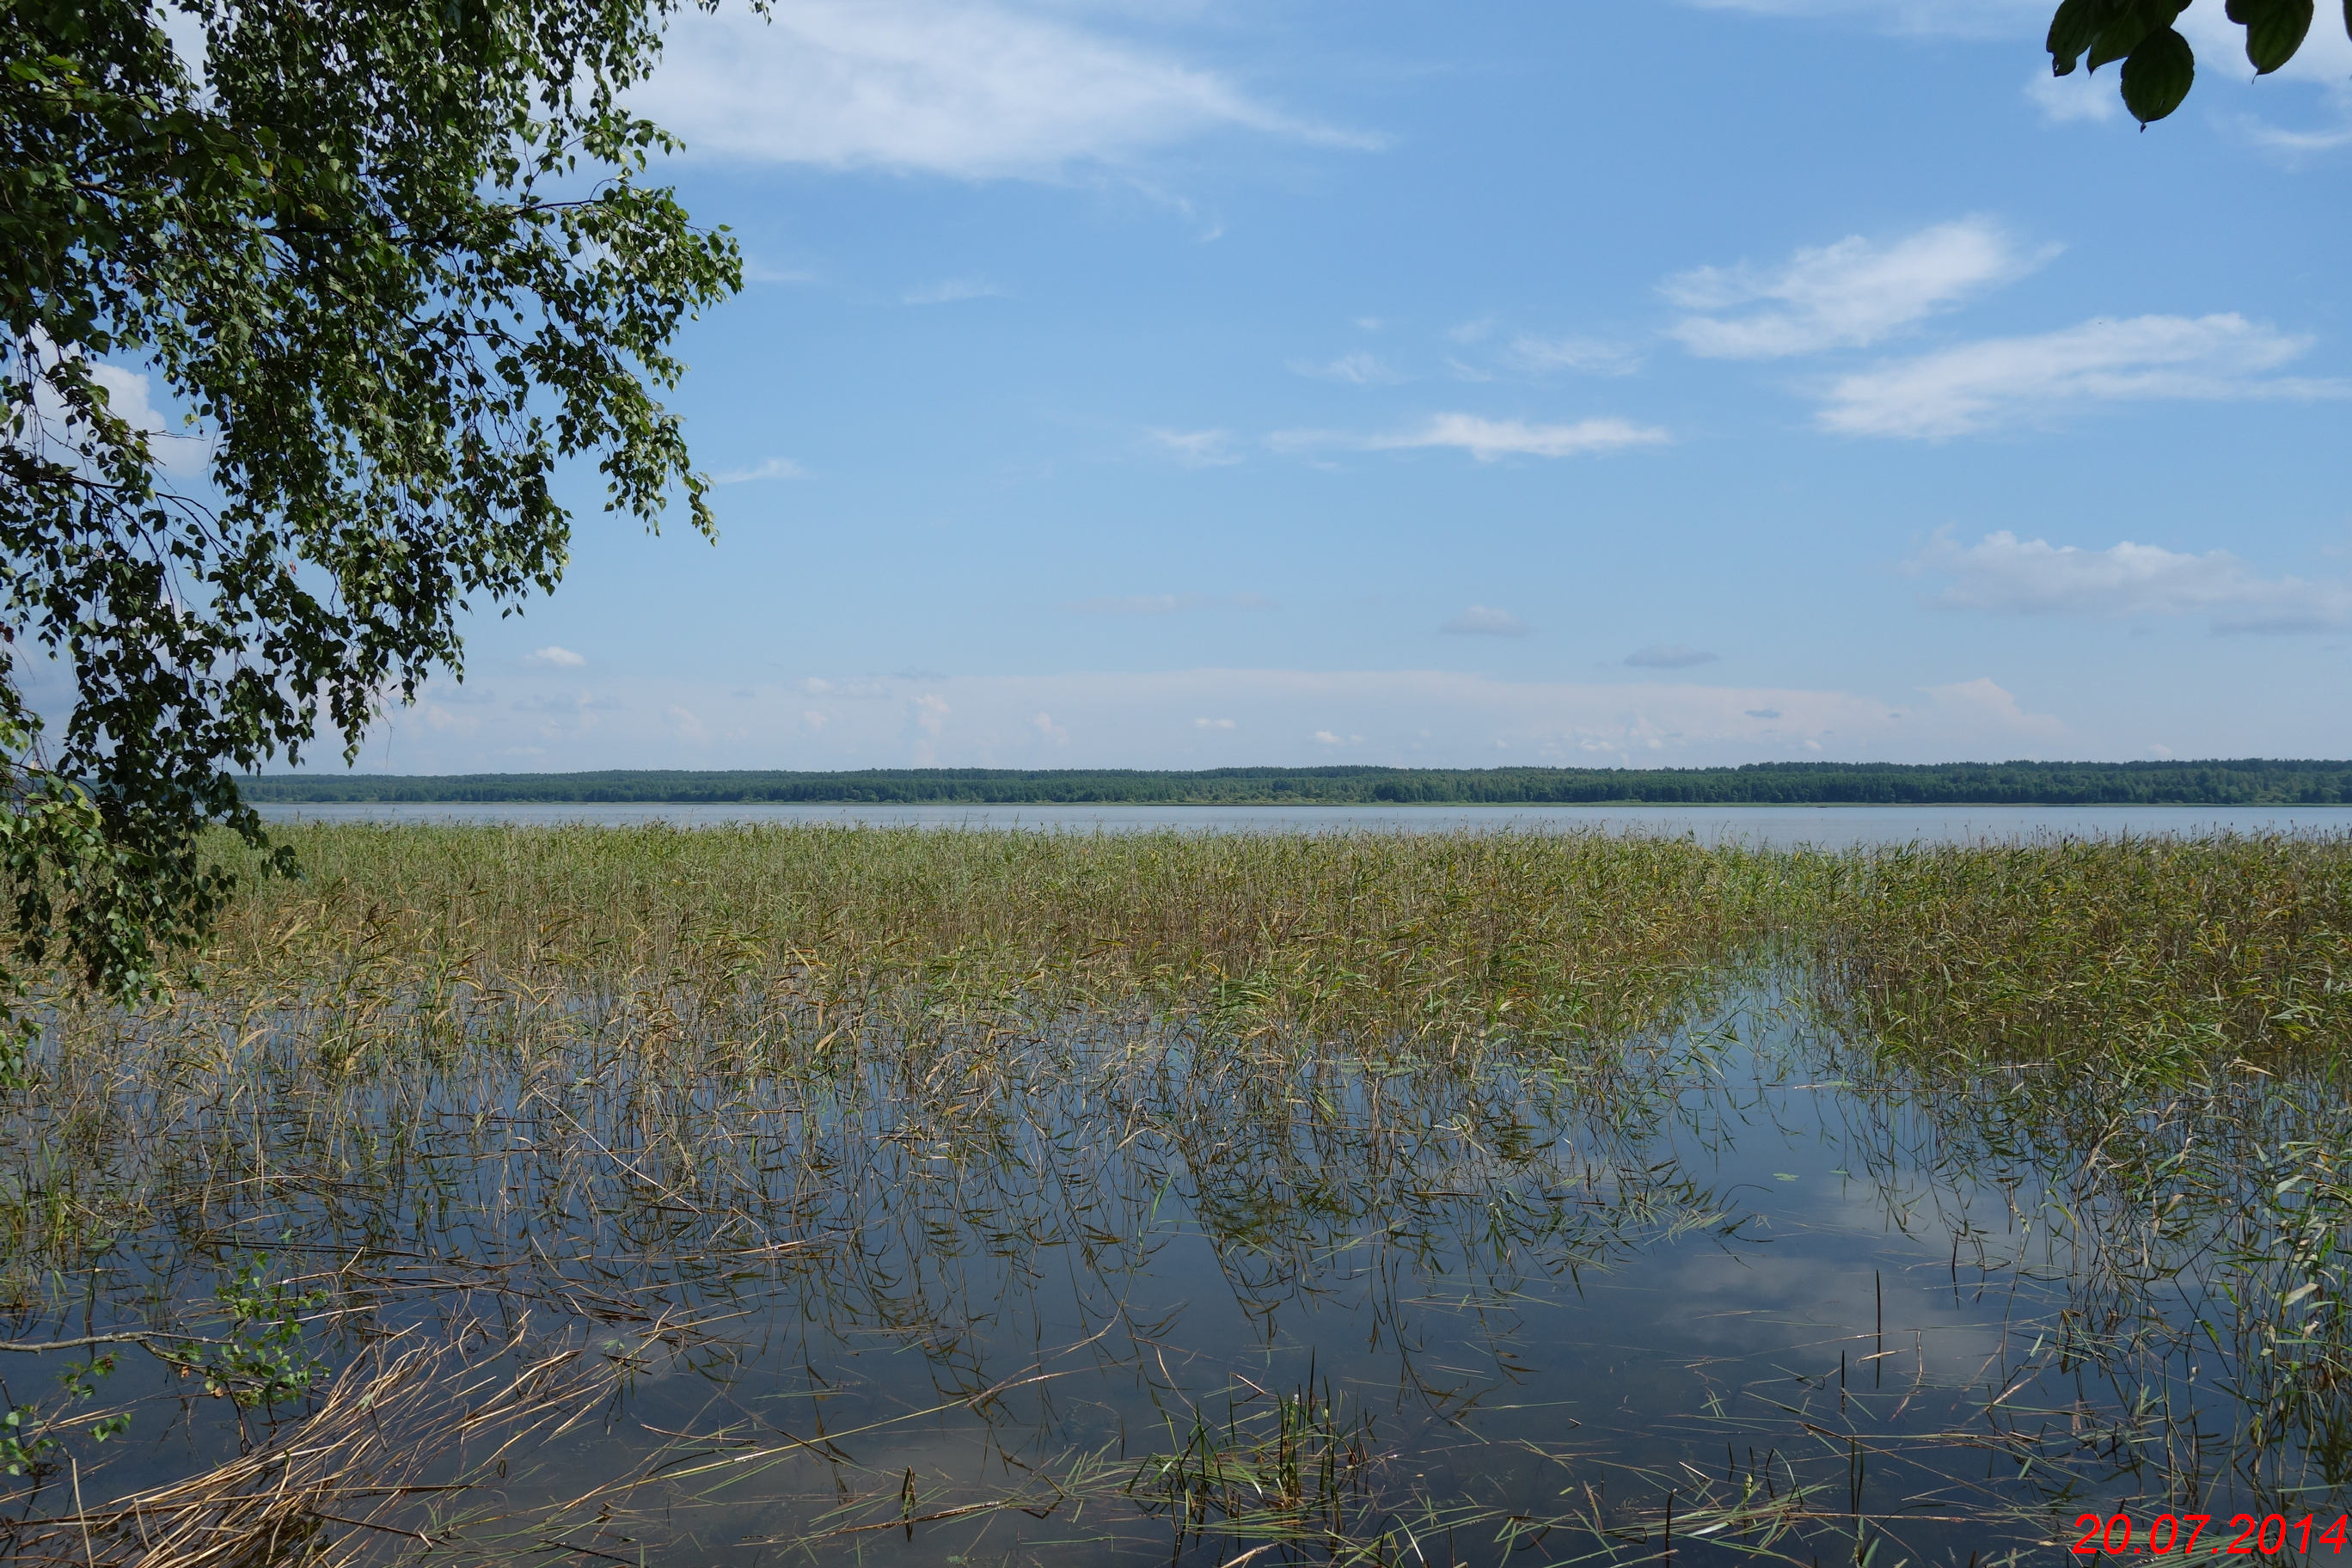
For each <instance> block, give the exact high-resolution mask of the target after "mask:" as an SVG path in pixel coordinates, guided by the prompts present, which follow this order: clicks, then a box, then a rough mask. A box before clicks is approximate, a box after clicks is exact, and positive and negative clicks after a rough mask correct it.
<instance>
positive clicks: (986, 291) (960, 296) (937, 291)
mask: <svg viewBox="0 0 2352 1568" xmlns="http://www.w3.org/2000/svg"><path fill="white" fill-rule="evenodd" d="M1003 298H1004V290H1003V289H1000V288H998V287H997V286H996V285H995V284H993V283H991V282H990V281H989V280H988V279H985V278H950V279H946V280H945V281H944V282H940V283H924V284H920V285H919V286H917V287H916V288H912V289H908V290H907V291H906V292H905V293H903V294H901V295H899V296H898V302H899V303H900V304H902V305H952V304H955V303H956V302H957V301H959V300H1002V299H1003Z"/></svg>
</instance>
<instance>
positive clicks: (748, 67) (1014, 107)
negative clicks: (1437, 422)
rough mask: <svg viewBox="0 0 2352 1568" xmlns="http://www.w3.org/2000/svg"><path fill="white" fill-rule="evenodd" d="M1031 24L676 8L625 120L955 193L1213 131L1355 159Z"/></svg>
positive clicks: (844, 9)
mask: <svg viewBox="0 0 2352 1568" xmlns="http://www.w3.org/2000/svg"><path fill="white" fill-rule="evenodd" d="M1041 11H1042V8H1041V7H1035V6H1029V5H1011V4H987V3H985V0H776V4H775V5H773V6H772V9H771V12H770V15H769V16H768V17H766V18H764V19H763V18H762V17H761V16H756V15H753V14H751V11H750V9H749V8H748V7H743V8H737V7H732V6H730V7H728V8H726V9H724V10H721V11H719V13H717V14H716V15H704V14H701V13H700V12H699V11H698V10H684V9H682V10H681V14H680V15H679V16H677V19H676V20H675V21H674V22H673V23H672V24H671V26H670V29H669V33H668V37H667V41H666V44H665V48H664V58H663V62H662V66H661V68H660V69H659V70H658V71H656V73H655V75H654V78H653V79H652V80H651V81H650V82H648V83H647V84H646V86H645V87H644V88H643V89H641V90H640V91H639V92H637V93H636V94H635V98H634V99H633V101H632V107H633V108H635V109H636V110H639V111H641V112H643V113H645V114H646V115H647V116H649V117H650V118H652V119H653V120H655V121H658V122H659V123H661V124H663V125H665V126H667V128H668V129H670V130H672V131H674V132H677V133H678V134H679V135H680V136H682V137H683V138H684V139H685V140H686V142H687V143H688V148H689V150H691V151H694V152H698V153H716V154H719V155H723V156H728V157H733V158H741V159H751V160H757V161H761V162H773V163H814V164H819V165H823V166H825V167H829V168H836V169H850V168H896V169H915V170H924V171H929V172H931V173H936V174H949V175H955V176H960V177H963V178H973V179H985V178H998V177H1006V176H1028V177H1043V178H1051V177H1054V176H1055V175H1057V174H1061V173H1063V172H1064V171H1065V170H1066V169H1067V168H1068V167H1069V166H1071V165H1073V164H1079V163H1112V164H1118V163H1131V162H1133V161H1135V160H1137V159H1139V158H1140V157H1141V156H1143V155H1144V154H1146V153H1150V152H1152V151H1153V150H1155V149H1158V148H1160V147H1165V146H1168V145H1171V144H1173V143H1176V142H1183V141H1187V140H1190V139H1192V138H1194V137H1197V136H1201V135H1203V134H1206V133H1210V132H1218V131H1244V132H1259V133H1263V134H1270V135H1276V136H1283V137H1288V138H1293V139H1297V140H1304V141H1307V142H1319V143H1323V144H1326V145H1337V146H1351V147H1365V146H1370V145H1372V144H1373V143H1372V142H1371V140H1370V138H1366V137H1362V136H1358V135H1351V134H1348V133H1345V132H1338V131H1335V130H1332V129H1331V128H1329V127H1327V126H1321V125H1318V124H1315V123H1312V122H1310V121H1304V120H1301V119H1298V118H1297V117H1295V116H1292V115H1288V114H1285V113H1283V112H1281V111H1280V110H1276V109H1274V108H1271V107H1269V106H1267V105H1265V104H1263V103H1260V102H1258V101H1256V100H1255V99H1253V98H1251V97H1250V96H1249V95H1248V94H1247V93H1245V92H1244V91H1243V90H1242V89H1240V88H1239V87H1237V86H1235V85H1234V83H1232V82H1230V81H1228V80H1226V79H1224V78H1223V77H1221V76H1219V75H1218V74H1216V73H1215V72H1213V71H1210V70H1206V69H1203V68H1199V67H1196V66H1192V65H1188V64H1185V63H1183V62H1182V61H1181V60H1178V59H1176V58H1171V57H1170V56H1168V55H1167V54H1165V53H1163V52H1159V51H1155V50H1153V49H1151V48H1148V47H1143V46H1140V45H1137V44H1131V43H1129V42H1126V41H1123V40H1120V39H1118V38H1114V37H1108V36H1105V35H1104V34H1101V33H1099V32H1092V31H1087V30H1085V29H1082V28H1080V27H1077V26H1072V25H1070V24H1069V23H1068V22H1066V21H1065V20H1062V19H1060V18H1059V17H1056V16H1052V15H1050V14H1041Z"/></svg>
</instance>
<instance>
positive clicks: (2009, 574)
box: [1912, 531, 2352, 632]
mask: <svg viewBox="0 0 2352 1568" xmlns="http://www.w3.org/2000/svg"><path fill="white" fill-rule="evenodd" d="M1912 569H1913V570H1914V571H1916V572H1921V573H1931V574H1935V575H1936V576H1937V577H1940V578H1941V579H1943V581H1944V586H1943V587H1942V588H1941V589H1940V590H1939V591H1937V593H1935V594H1932V595H1929V596H1928V600H1927V602H1928V603H1929V604H1931V605H1942V606H1944V607H1947V608H1950V609H1963V610H1992V611H1999V612H2003V613H2006V614H2011V615H2068V616H2095V617H2099V618H2103V619H2121V618H2124V617H2126V616H2210V617H2211V619H2212V626H2213V629H2214V630H2215V631H2218V632H2295V631H2317V630H2326V629H2331V628H2335V627H2340V626H2347V625H2352V583H2347V582H2345V581H2343V580H2341V579H2336V580H2321V581H2316V582H2314V581H2310V580H2307V579H2305V578H2301V577H2262V576H2258V575H2256V574H2254V572H2253V571H2252V569H2251V568H2250V567H2248V566H2247V564H2246V563H2244V562H2243V561H2241V560H2240V559H2239V558H2238V557H2236V556H2234V555H2232V554H2231V553H2230V552H2228V551H2226V550H2212V551H2208V552H2205V553H2204V554H2202V555H2191V554H2188V553H2185V552H2180V551H2174V550H2167V549H2164V548H2163V547H2162V546H2160V545H2154V544H2135V543H2133V542H2130V541H2129V540H2126V541H2125V542H2122V543H2120V544H2116V545H2111V546H2109V547H2108V548H2107V549H2105V550H2084V549H2081V548H2079V547H2077V546H2075V545H2071V544H2068V545H2053V544H2052V543H2050V542H2048V541H2046V540H2041V539H2032V540H2021V539H2019V538H2018V537H2017V536H2016V535H2015V534H2013V533H2011V532H2008V531H2001V532H1999V533H1989V534H1987V535H1985V537H1984V538H1983V539H1982V540H1980V541H1979V542H1977V543H1975V544H1969V545H1962V544H1958V543H1955V542H1953V541H1952V540H1951V539H1950V538H1949V537H1948V536H1947V535H1945V534H1941V533H1939V534H1937V536H1936V537H1935V538H1934V539H1932V540H1931V541H1929V542H1928V543H1927V547H1926V548H1925V549H1923V550H1922V551H1921V552H1919V554H1918V555H1917V556H1916V557H1915V558H1914V560H1913V562H1912Z"/></svg>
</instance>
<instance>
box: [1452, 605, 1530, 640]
mask: <svg viewBox="0 0 2352 1568" xmlns="http://www.w3.org/2000/svg"><path fill="white" fill-rule="evenodd" d="M1437 629H1438V630H1439V631H1441V632H1452V633H1454V635H1456V636H1458V637H1525V636H1527V635H1528V632H1529V631H1531V630H1532V629H1533V628H1532V627H1530V626H1528V623H1527V622H1525V621H1523V620H1521V619H1519V617H1518V616H1515V615H1513V614H1511V612H1510V611H1508V610H1498V609H1496V608H1494V607H1493V606H1492V605H1471V606H1470V607H1469V608H1468V609H1466V610H1465V611H1463V612H1462V613H1461V614H1460V615H1458V616H1454V618H1453V619H1452V620H1450V621H1447V622H1446V623H1445V624H1444V626H1440V627H1438V628H1437Z"/></svg>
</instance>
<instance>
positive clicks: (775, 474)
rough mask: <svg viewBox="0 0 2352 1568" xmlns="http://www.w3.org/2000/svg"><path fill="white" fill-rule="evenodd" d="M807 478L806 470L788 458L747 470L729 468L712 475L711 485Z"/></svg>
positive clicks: (760, 464)
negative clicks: (756, 480) (757, 480)
mask: <svg viewBox="0 0 2352 1568" xmlns="http://www.w3.org/2000/svg"><path fill="white" fill-rule="evenodd" d="M807 477H808V470H807V469H806V468H802V467H801V466H800V465H799V464H798V463H795V462H793V460H792V459H791V458H769V459H768V460H767V461H765V462H763V463H755V464H753V465H752V466H751V468H730V469H728V470H727V471H726V472H725V473H723V474H713V475H712V476H711V483H713V484H719V485H747V484H750V483H751V482H752V481H753V480H755V479H805V478H807Z"/></svg>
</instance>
